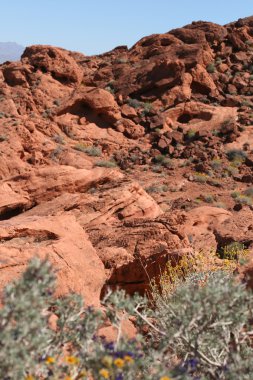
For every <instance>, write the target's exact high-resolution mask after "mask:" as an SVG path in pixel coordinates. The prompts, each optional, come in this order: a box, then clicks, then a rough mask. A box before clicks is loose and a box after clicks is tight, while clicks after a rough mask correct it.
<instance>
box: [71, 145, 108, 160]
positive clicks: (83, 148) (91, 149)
mask: <svg viewBox="0 0 253 380" xmlns="http://www.w3.org/2000/svg"><path fill="white" fill-rule="evenodd" d="M74 149H75V150H78V151H79V152H83V153H86V154H88V156H93V157H100V156H101V154H102V152H101V149H100V148H99V147H97V146H87V145H84V144H77V145H75V146H74Z"/></svg>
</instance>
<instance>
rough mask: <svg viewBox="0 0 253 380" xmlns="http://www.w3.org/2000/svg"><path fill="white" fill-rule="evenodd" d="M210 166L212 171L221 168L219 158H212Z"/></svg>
mask: <svg viewBox="0 0 253 380" xmlns="http://www.w3.org/2000/svg"><path fill="white" fill-rule="evenodd" d="M210 165H211V167H212V168H213V169H214V170H218V169H220V168H221V167H222V161H221V159H219V158H214V159H213V160H212V161H211V162H210Z"/></svg>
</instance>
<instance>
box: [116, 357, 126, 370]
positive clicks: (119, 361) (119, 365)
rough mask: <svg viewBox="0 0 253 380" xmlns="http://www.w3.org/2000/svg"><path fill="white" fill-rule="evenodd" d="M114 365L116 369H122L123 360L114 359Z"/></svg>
mask: <svg viewBox="0 0 253 380" xmlns="http://www.w3.org/2000/svg"><path fill="white" fill-rule="evenodd" d="M114 364H115V365H116V367H118V368H122V367H123V366H124V364H125V363H124V360H123V359H120V358H118V359H115V360H114Z"/></svg>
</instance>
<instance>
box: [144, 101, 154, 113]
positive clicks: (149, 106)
mask: <svg viewBox="0 0 253 380" xmlns="http://www.w3.org/2000/svg"><path fill="white" fill-rule="evenodd" d="M142 106H143V111H142V115H143V116H145V115H148V114H149V113H150V112H151V111H152V110H153V105H152V103H149V102H145V103H142Z"/></svg>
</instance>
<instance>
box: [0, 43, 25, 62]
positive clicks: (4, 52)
mask: <svg viewBox="0 0 253 380" xmlns="http://www.w3.org/2000/svg"><path fill="white" fill-rule="evenodd" d="M24 50H25V48H24V47H23V46H21V45H18V44H17V43H16V42H0V63H3V62H5V61H17V60H19V59H20V57H21V54H22V53H23V51H24Z"/></svg>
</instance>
